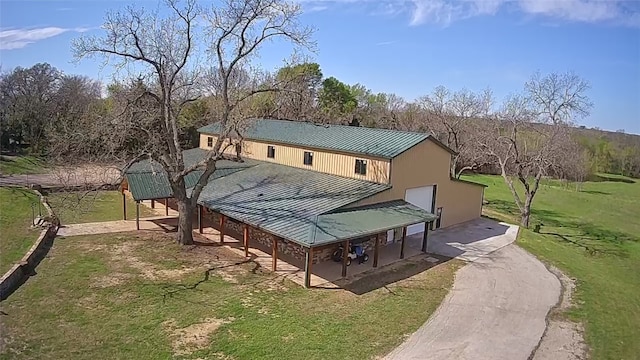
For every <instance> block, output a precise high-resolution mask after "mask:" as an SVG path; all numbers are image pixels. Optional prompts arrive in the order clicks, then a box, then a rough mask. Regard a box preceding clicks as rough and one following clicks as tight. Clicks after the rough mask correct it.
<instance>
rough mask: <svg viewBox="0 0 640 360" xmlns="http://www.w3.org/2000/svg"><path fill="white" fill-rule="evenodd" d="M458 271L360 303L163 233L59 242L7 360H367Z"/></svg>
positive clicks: (17, 297) (435, 299)
mask: <svg viewBox="0 0 640 360" xmlns="http://www.w3.org/2000/svg"><path fill="white" fill-rule="evenodd" d="M458 266H459V263H458V262H455V261H450V262H446V263H443V264H440V265H438V266H436V267H434V268H431V269H429V270H428V271H425V272H423V273H421V274H418V275H415V276H414V277H411V278H408V279H406V280H402V281H400V282H397V283H394V284H390V285H387V286H386V287H381V288H379V289H377V290H373V291H371V292H368V293H366V294H364V295H355V294H353V293H351V292H348V291H345V290H327V289H316V290H305V289H303V288H302V287H300V286H298V285H294V284H292V283H290V282H289V281H288V280H286V281H285V280H283V279H281V278H277V277H275V276H274V275H273V274H272V273H270V272H263V271H262V270H261V269H260V268H259V267H257V266H256V264H255V263H253V262H251V261H245V260H244V259H241V258H236V257H234V256H233V255H232V254H229V253H227V250H226V249H224V248H219V247H217V246H200V247H184V248H181V247H179V246H178V245H177V244H175V242H173V241H172V240H171V239H170V238H169V237H168V236H166V235H164V234H159V233H155V234H152V233H140V234H131V233H122V234H115V235H109V236H93V237H70V238H64V239H58V240H56V243H55V245H54V247H53V248H52V250H51V252H50V254H49V256H48V258H47V259H45V260H44V261H43V262H42V263H41V264H40V266H39V267H38V274H39V275H38V276H35V277H32V278H31V279H30V280H29V281H28V282H27V283H26V284H25V285H24V286H23V287H22V288H20V289H19V290H18V291H17V292H16V293H14V294H13V295H12V296H11V297H10V298H9V299H8V300H7V301H5V302H3V304H2V311H3V312H4V313H5V314H6V315H3V326H5V327H6V329H4V332H5V333H6V334H8V336H7V343H6V344H5V349H4V351H3V352H2V355H0V358H6V359H8V358H12V359H34V358H37V359H45V358H47V359H107V358H108V359H168V358H171V357H172V356H174V357H177V358H184V359H192V358H207V359H226V358H233V359H326V358H328V357H338V358H341V359H366V358H370V357H372V356H375V355H378V354H383V353H385V352H387V351H389V350H391V349H392V348H393V347H394V346H396V345H398V344H399V343H400V342H401V341H402V339H403V336H404V335H405V334H409V333H411V332H413V331H415V330H416V329H417V328H418V327H419V326H420V325H421V324H422V323H423V322H424V321H425V320H426V319H427V318H428V316H429V315H430V314H431V313H432V312H433V311H434V310H435V309H436V308H437V306H438V305H439V303H440V302H441V301H442V299H443V297H444V296H445V295H446V293H447V291H448V289H449V287H450V286H451V284H452V282H453V275H454V273H455V270H456V269H457V268H458ZM403 270H404V269H403V268H402V267H399V268H395V269H392V270H389V271H391V272H398V271H403ZM363 281H366V280H363Z"/></svg>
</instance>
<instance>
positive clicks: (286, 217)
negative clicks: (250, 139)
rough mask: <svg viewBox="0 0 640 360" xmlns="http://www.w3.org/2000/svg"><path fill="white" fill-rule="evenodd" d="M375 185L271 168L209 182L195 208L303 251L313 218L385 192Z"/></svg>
mask: <svg viewBox="0 0 640 360" xmlns="http://www.w3.org/2000/svg"><path fill="white" fill-rule="evenodd" d="M389 187H390V186H389V185H386V184H378V183H373V182H368V181H363V180H358V179H350V178H345V177H340V176H335V175H329V174H324V173H320V172H315V171H310V170H304V169H298V168H294V167H289V166H284V165H278V164H273V163H266V162H264V163H259V164H258V165H256V166H253V167H251V168H248V169H246V170H243V171H239V172H236V173H234V174H232V175H231V176H227V177H222V178H219V179H216V180H215V181H210V182H209V184H208V185H207V186H206V187H205V188H204V189H203V191H202V193H201V194H200V198H199V199H198V203H199V204H201V205H204V206H205V207H207V208H210V209H213V210H215V211H218V212H221V213H223V214H225V215H227V216H229V217H231V218H234V219H236V220H239V221H242V222H244V223H247V224H249V225H251V226H254V227H257V228H260V229H263V230H265V231H267V232H269V233H272V234H275V235H277V236H280V237H282V238H284V239H287V240H290V241H294V242H296V243H299V244H301V245H304V246H309V245H311V244H313V236H314V234H315V233H316V231H315V224H316V221H317V217H318V216H319V215H321V214H323V213H326V212H329V211H331V210H335V209H337V208H340V207H343V206H345V205H348V204H351V203H354V202H356V201H358V200H361V199H364V198H367V197H369V196H371V195H374V194H376V193H379V192H381V191H384V190H386V189H388V188H389Z"/></svg>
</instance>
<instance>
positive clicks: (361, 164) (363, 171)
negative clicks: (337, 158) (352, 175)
mask: <svg viewBox="0 0 640 360" xmlns="http://www.w3.org/2000/svg"><path fill="white" fill-rule="evenodd" d="M356 174H360V175H367V160H360V159H356Z"/></svg>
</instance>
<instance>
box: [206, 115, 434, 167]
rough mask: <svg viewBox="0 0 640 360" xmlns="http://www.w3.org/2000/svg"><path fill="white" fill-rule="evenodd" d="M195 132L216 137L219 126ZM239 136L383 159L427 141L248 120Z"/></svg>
mask: <svg viewBox="0 0 640 360" xmlns="http://www.w3.org/2000/svg"><path fill="white" fill-rule="evenodd" d="M198 131H199V132H201V133H208V134H219V133H220V123H219V122H217V123H215V124H211V125H207V126H204V127H201V128H200V129H198ZM242 135H243V136H244V138H246V139H253V140H259V141H266V142H278V143H284V144H291V145H296V146H301V147H305V146H306V147H310V148H317V149H327V150H334V151H342V152H347V153H354V154H362V155H368V156H374V157H379V158H385V159H391V158H394V157H396V156H398V155H400V154H401V153H403V152H404V151H406V150H408V149H409V148H411V147H413V146H415V145H417V144H418V143H420V142H421V141H423V140H425V139H427V138H429V135H428V134H422V133H415V132H405V131H396V130H387V129H374V128H365V127H358V126H344V125H321V124H314V123H309V122H298V121H287V120H272V119H254V120H251V124H250V126H249V127H248V128H247V130H246V131H245V133H243V134H242Z"/></svg>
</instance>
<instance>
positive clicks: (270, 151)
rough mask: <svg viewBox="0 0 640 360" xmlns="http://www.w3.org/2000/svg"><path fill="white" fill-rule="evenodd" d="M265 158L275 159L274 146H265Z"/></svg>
mask: <svg viewBox="0 0 640 360" xmlns="http://www.w3.org/2000/svg"><path fill="white" fill-rule="evenodd" d="M267 157H268V158H269V159H274V158H275V157H276V147H275V146H271V145H269V146H267Z"/></svg>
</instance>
